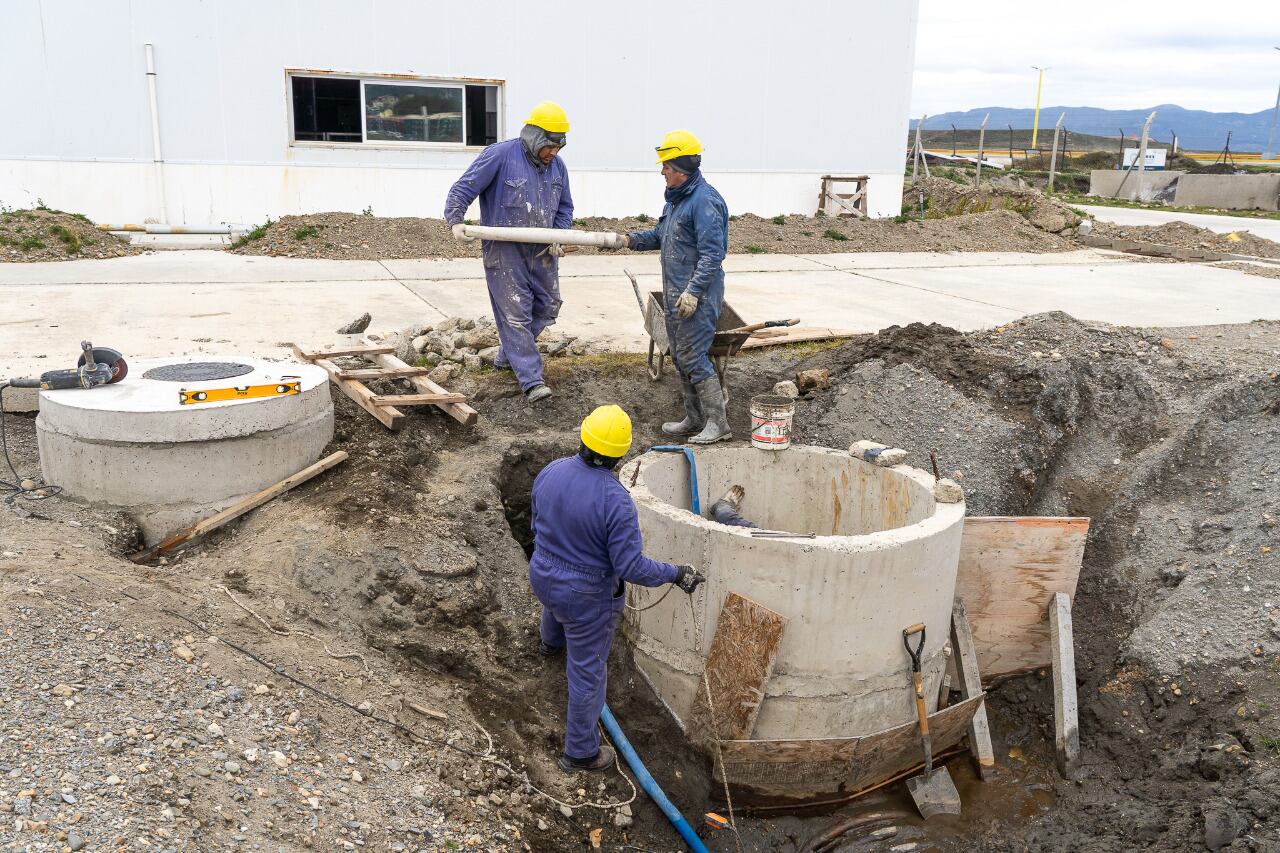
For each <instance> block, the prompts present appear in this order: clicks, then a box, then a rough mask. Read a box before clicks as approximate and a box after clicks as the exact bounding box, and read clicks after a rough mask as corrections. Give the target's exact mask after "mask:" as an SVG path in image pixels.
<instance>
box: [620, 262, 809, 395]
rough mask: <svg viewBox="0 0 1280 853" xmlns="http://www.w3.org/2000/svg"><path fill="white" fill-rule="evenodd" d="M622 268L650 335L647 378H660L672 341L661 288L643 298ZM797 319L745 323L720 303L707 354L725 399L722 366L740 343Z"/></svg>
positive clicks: (791, 323)
mask: <svg viewBox="0 0 1280 853" xmlns="http://www.w3.org/2000/svg"><path fill="white" fill-rule="evenodd" d="M623 272H624V273H626V274H627V278H629V279H631V289H632V290H633V291H634V292H635V294H636V303H637V304H638V305H639V306H640V316H642V317H643V318H644V330H645V332H646V333H648V335H649V360H648V369H649V379H651V380H652V381H654V382H657V381H658V380H659V379H661V378H662V371H663V368H664V366H665V365H666V360H667V358H668V357H669V356H670V355H671V341H670V340H668V339H667V322H666V314H665V309H664V306H663V298H662V291H661V290H651V291H649V293H648V299H647V300H646V299H645V297H644V296H643V295H642V294H641V292H640V285H639V283H638V282H637V281H636V277H635V275H634V274H633V273H632V272H631V270H628V269H624V270H623ZM799 322H800V320H799V319H794V320H768V321H766V322H763V323H754V324H752V325H750V326H748V325H744V324H743V322H742V317H741V316H739V314H738V312H737V311H735V310H733V307H732V306H731V305H730V304H729V303H728V302H727V301H725V302H722V303H721V305H720V319H719V321H718V322H717V323H716V334H715V337H713V338H712V339H711V349H709V350H708V351H707V354H708V355H709V356H710V357H711V363H712V364H713V365H715V368H716V376H718V377H719V379H720V387H721V388H723V389H725V399H728V393H729V386H728V385H726V384H725V381H724V371H725V367H727V366H728V363H729V357H730V356H732V355H734V354H736V353H737V352H738V350H740V349H742V345H743V344H745V343H746V342H747V339H748V338H750V337H751V335H752V333H754V332H756V331H759V330H760V329H765V328H771V327H774V326H794V325H796V324H797V323H799Z"/></svg>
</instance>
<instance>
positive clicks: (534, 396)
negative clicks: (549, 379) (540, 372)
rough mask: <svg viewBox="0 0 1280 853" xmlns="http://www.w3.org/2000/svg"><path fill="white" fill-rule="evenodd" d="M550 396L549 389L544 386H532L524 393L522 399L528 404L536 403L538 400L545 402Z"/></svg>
mask: <svg viewBox="0 0 1280 853" xmlns="http://www.w3.org/2000/svg"><path fill="white" fill-rule="evenodd" d="M550 396H551V389H550V388H548V387H547V386H546V385H541V384H539V385H534V386H533V387H532V388H530V389H529V390H528V391H525V392H524V398H525V399H526V400H528V401H529V402H530V403H536V402H538V401H539V400H545V399H547V398H548V397H550Z"/></svg>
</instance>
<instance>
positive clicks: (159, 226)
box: [98, 222, 253, 234]
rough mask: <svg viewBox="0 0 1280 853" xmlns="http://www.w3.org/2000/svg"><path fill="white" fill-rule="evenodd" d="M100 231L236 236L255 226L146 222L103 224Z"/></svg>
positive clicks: (99, 228)
mask: <svg viewBox="0 0 1280 853" xmlns="http://www.w3.org/2000/svg"><path fill="white" fill-rule="evenodd" d="M98 230H99V231H113V232H116V233H119V232H125V233H132V234H234V233H238V232H241V231H252V230H253V226H252V225H237V224H227V223H221V224H218V225H165V224H164V223H161V222H146V223H142V224H134V223H131V222H103V223H100V224H99V225H98Z"/></svg>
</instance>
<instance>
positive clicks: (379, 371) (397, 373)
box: [338, 367, 431, 380]
mask: <svg viewBox="0 0 1280 853" xmlns="http://www.w3.org/2000/svg"><path fill="white" fill-rule="evenodd" d="M430 372H431V368H430V367H396V368H393V367H361V368H357V369H355V370H343V371H341V372H340V373H339V374H338V378H339V379H360V380H365V379H397V378H399V377H403V376H426V375H427V374H428V373H430Z"/></svg>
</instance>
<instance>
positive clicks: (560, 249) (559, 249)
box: [547, 243, 564, 258]
mask: <svg viewBox="0 0 1280 853" xmlns="http://www.w3.org/2000/svg"><path fill="white" fill-rule="evenodd" d="M547 254H548V255H550V256H551V257H553V258H563V257H564V246H561V245H560V244H559V243H552V244H551V245H550V246H548V247H547Z"/></svg>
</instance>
